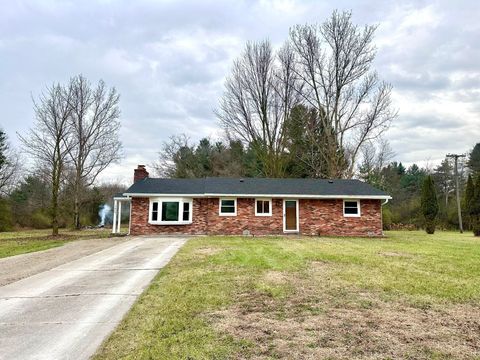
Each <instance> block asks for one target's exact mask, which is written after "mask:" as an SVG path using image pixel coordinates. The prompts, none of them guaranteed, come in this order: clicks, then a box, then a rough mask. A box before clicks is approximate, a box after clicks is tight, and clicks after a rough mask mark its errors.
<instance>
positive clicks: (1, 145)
mask: <svg viewBox="0 0 480 360" xmlns="http://www.w3.org/2000/svg"><path fill="white" fill-rule="evenodd" d="M7 150H8V143H7V134H5V132H4V131H3V130H2V129H0V171H1V170H2V169H3V166H4V165H5V164H6V162H7V154H6V153H7Z"/></svg>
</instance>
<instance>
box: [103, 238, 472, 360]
mask: <svg viewBox="0 0 480 360" xmlns="http://www.w3.org/2000/svg"><path fill="white" fill-rule="evenodd" d="M479 284H480V239H478V238H474V237H473V236H472V235H470V234H462V235H461V234H456V233H452V232H438V233H436V234H435V235H433V236H431V235H426V234H425V233H422V232H389V233H388V238H383V239H366V238H365V239H361V238H301V239H294V238H242V237H206V238H194V239H191V240H189V242H188V243H187V244H186V245H185V246H184V247H183V248H182V249H181V250H180V252H179V253H178V254H177V255H176V256H175V257H174V259H173V260H172V261H171V262H170V264H169V265H167V266H166V267H165V268H164V269H163V270H161V271H160V273H159V274H158V276H157V277H156V278H155V280H154V281H153V283H152V284H151V286H150V288H149V289H148V290H147V291H145V293H144V294H143V295H142V296H141V297H140V299H139V300H138V301H137V303H136V304H135V305H134V307H133V308H132V310H131V311H130V313H129V314H128V315H127V316H126V318H125V319H124V321H123V322H122V323H121V324H120V325H119V327H118V328H117V329H116V331H115V332H114V333H113V334H112V336H111V337H110V338H109V340H108V341H107V342H106V343H105V344H104V345H103V347H102V348H101V350H100V351H99V353H98V354H97V356H96V358H97V359H118V358H127V359H223V358H249V357H252V356H256V357H258V356H259V357H261V358H276V357H287V358H295V357H302V356H304V355H305V354H304V353H303V352H302V351H324V350H325V349H327V350H329V349H331V347H332V346H336V345H332V342H333V341H334V340H332V339H330V340H328V339H326V337H324V338H322V337H320V338H315V337H313V338H312V339H313V340H312V341H309V342H308V343H305V344H303V345H302V342H301V341H302V340H296V341H293V340H292V336H293V337H294V336H296V335H293V334H297V333H300V332H301V333H305V334H309V331H310V330H309V329H308V328H307V329H305V328H303V327H301V326H302V324H303V322H305V321H306V322H308V321H310V322H312V323H315V322H317V323H322V324H324V325H322V326H323V327H326V326H329V325H328V324H329V321H330V320H331V319H332V316H333V317H334V318H336V316H337V314H338V311H339V310H336V309H341V311H343V310H344V309H348V310H349V311H352V312H354V314H356V316H366V318H367V319H369V318H370V317H371V316H372V315H371V314H370V312H372V311H375V309H376V308H377V307H382V308H383V309H384V310H385V309H386V310H385V311H387V310H388V311H390V310H392V309H394V310H395V311H397V313H398V314H400V315H399V316H401V315H402V311H405V314H410V315H409V316H411V317H412V319H411V321H417V320H418V319H416V318H415V316H420V315H418V314H421V313H422V312H425V311H427V312H428V314H429V315H432V317H431V318H429V319H428V321H432V324H434V321H435V319H436V318H437V315H436V314H437V313H436V312H435V311H437V310H438V311H441V309H446V310H445V311H447V310H448V311H450V310H449V309H453V308H455V309H457V308H458V307H459V306H460V307H461V306H470V307H473V308H474V309H478V307H479V306H480V286H479ZM389 304H390V305H389ZM391 308H392V309H391ZM405 309H406V310H405ZM429 309H436V310H429ZM392 311H393V310H392ZM429 311H430V312H429ZM223 312H226V313H227V314H230V315H229V316H232V318H231V321H228V317H227V320H225V318H224V313H223ZM397 313H395V314H397ZM477 313H478V312H477ZM222 314H223V315H222ZM368 314H370V315H368ZM379 314H380V315H378V316H379V319H381V318H382V316H383V315H382V314H383V313H379ZM412 314H413V315H412ZM447 315H448V313H445V314H444V315H442V316H445V318H446V319H447V318H448V317H447ZM254 316H255V317H256V318H255V319H257V320H258V321H259V322H261V321H265V324H266V325H262V326H259V327H260V330H261V329H266V328H268V326H269V325H268V324H272V322H275V324H276V325H275V326H278V329H282V328H283V327H284V326H289V325H291V326H292V330H291V331H289V332H286V334H287V335H285V334H284V335H281V330H278V332H277V331H276V327H275V326H273V329H272V330H271V331H270V332H268V331H266V334H262V333H260V334H259V335H256V336H253V335H251V334H249V333H250V332H253V331H254V330H252V329H250V327H255V325H256V324H255V323H256V321H254V320H252V319H253V317H254ZM239 319H240V320H242V319H243V320H242V321H244V323H239V321H240V320H239ZM385 319H387V317H385ZM307 320H308V321H307ZM342 321H343V322H342V323H341V324H339V325H336V326H337V327H336V328H335V329H334V330H332V331H330V333H337V332H338V334H343V335H338V338H339V340H335V341H344V343H342V344H340V345H339V346H341V347H342V348H343V349H348V351H350V352H349V353H347V354H346V355H345V356H346V357H354V356H359V354H360V355H361V354H363V355H365V354H367V355H368V354H374V355H379V354H380V355H381V357H382V358H389V357H399V356H400V357H407V354H410V355H408V356H409V357H412V358H444V357H445V358H451V356H450V355H451V354H450V355H449V354H448V353H444V352H443V350H442V347H441V346H443V345H442V344H443V342H445V343H448V341H452V342H453V343H452V344H453V345H452V346H451V348H450V350H451V351H453V354H455V353H454V350H455V349H456V347H455V346H456V345H457V343H456V342H455V341H456V340H455V339H456V338H454V337H453V335H452V338H451V339H450V338H448V339H445V338H441V339H440V338H439V339H440V340H438V341H437V342H434V343H433V344H429V343H425V342H426V340H425V339H424V338H423V339H422V340H418V343H415V342H413V343H412V344H410V345H409V347H408V349H406V350H405V351H404V350H403V349H401V348H400V349H399V350H398V349H397V350H398V351H400V352H399V353H394V355H392V353H391V352H388V351H393V350H388V349H389V347H391V348H394V346H393V345H391V344H390V343H388V344H386V345H385V344H379V343H378V341H380V340H377V338H381V337H379V336H377V335H375V336H374V335H372V337H371V339H372V341H371V342H370V343H368V344H364V343H363V342H362V341H364V339H365V338H369V335H368V333H364V332H365V331H366V330H365V329H364V328H359V329H358V333H357V332H356V331H357V330H355V329H356V327H355V326H357V327H358V324H357V323H356V322H354V320H352V321H353V322H350V320H349V318H348V316H347V317H346V319H343V320H342ZM381 321H382V320H378V321H377V322H375V321H373V322H372V323H371V324H369V325H368V326H369V328H368V331H374V330H372V329H377V328H378V326H380V325H382V324H381ZM385 321H389V320H385ZM419 321H420V320H419ZM428 321H427V320H424V323H425V325H424V326H426V329H425V331H427V332H428V331H429V326H430V325H429V323H428ZM460 321H461V320H458V321H457V322H460ZM475 321H476V318H475ZM222 324H223V325H222ZM225 324H227V325H225ZM235 324H236V325H235ZM239 324H240V325H239ZM325 324H326V325H325ZM420 324H421V325H420V326H423V325H422V322H420ZM229 325H231V327H232V328H234V329H235V330H234V331H224V327H225V326H227V327H228V326H229ZM234 325H235V326H234ZM222 326H223V328H222ZM295 326H300V328H299V329H297V330H295ZM322 326H320V327H319V328H320V329H322ZM385 326H386V328H387V329H388V328H389V326H390V325H389V324H386V325H385ZM432 326H433V325H432ZM370 327H371V329H370ZM345 329H350V330H348V331H346V332H345ZM453 330H455V329H453ZM453 330H452V331H453ZM257 331H258V329H257ZM319 331H321V330H318V329H317V330H316V332H317V333H318V332H319ZM407 331H408V330H407ZM414 331H419V330H418V329H417V330H414ZM239 332H240V334H239ZM311 332H312V333H315V332H314V331H313V330H312V331H311ZM344 332H345V333H344ZM327 335H328V334H327ZM282 336H283V337H282ZM309 336H310V335H309ZM335 336H337V335H335ZM395 336H400V335H398V334H397V335H395ZM409 336H410V335H409ZM411 336H413V337H415V333H412V334H411ZM442 336H444V335H442ZM431 337H432V338H433V339H435V336H434V334H432V335H431ZM278 341H284V342H288V341H291V342H292V344H291V345H290V346H291V347H290V348H288V347H286V348H285V347H282V346H280V345H278V344H279V343H278ZM355 341H356V342H357V343H358V345H355V346H352V342H355ZM385 341H391V340H388V339H387V340H385ZM324 343H326V344H327V345H325V344H324ZM399 343H401V341H400V340H399ZM437 343H438V344H440V345H438V344H437ZM322 344H323V345H322ZM328 344H330V345H328ZM372 344H373V345H372ZM437 345H438V346H437ZM436 346H437V347H436ZM458 346H460V345H458ZM438 347H440V348H438ZM294 349H296V350H294ZM385 349H386V350H385ZM387 350H388V351H387ZM397 350H395V351H397ZM289 351H291V352H289ZM295 351H300V352H295ZM325 351H326V350H325ZM402 351H404V352H402ZM458 351H460V352H463V351H465V350H464V349H463V348H462V349H460V350H458ZM412 353H413V355H411V354H412ZM313 354H322V353H313ZM327 354H328V352H327ZM399 354H400V355H399ZM432 354H435V356H433V355H432ZM467 355H468V354H467ZM477 355H478V354H477ZM345 356H344V357H345ZM314 357H320V356H314ZM324 357H328V356H324ZM332 357H333V358H335V356H332Z"/></svg>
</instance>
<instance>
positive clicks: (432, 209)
mask: <svg viewBox="0 0 480 360" xmlns="http://www.w3.org/2000/svg"><path fill="white" fill-rule="evenodd" d="M421 205H422V213H423V216H424V217H425V230H426V232H427V234H433V233H434V232H435V219H436V217H437V213H438V201H437V194H436V192H435V184H434V183H433V179H432V177H431V176H430V175H429V176H427V177H426V178H425V180H424V182H423V186H422V200H421Z"/></svg>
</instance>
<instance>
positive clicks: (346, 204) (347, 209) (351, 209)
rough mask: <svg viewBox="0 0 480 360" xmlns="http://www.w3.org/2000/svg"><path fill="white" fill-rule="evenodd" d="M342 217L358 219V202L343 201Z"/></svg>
mask: <svg viewBox="0 0 480 360" xmlns="http://www.w3.org/2000/svg"><path fill="white" fill-rule="evenodd" d="M343 216H345V217H359V216H360V200H344V201H343Z"/></svg>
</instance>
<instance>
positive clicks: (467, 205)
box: [463, 175, 475, 229]
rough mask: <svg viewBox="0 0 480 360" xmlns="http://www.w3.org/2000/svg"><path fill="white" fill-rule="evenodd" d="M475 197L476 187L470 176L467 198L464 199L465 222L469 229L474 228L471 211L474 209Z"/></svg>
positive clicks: (466, 190)
mask: <svg viewBox="0 0 480 360" xmlns="http://www.w3.org/2000/svg"><path fill="white" fill-rule="evenodd" d="M474 196H475V186H474V183H473V179H472V176H471V175H468V180H467V187H466V188H465V197H464V199H463V210H464V212H465V215H466V216H465V220H466V225H467V228H468V229H471V228H472V221H471V218H470V210H471V207H472V200H473V197H474Z"/></svg>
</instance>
